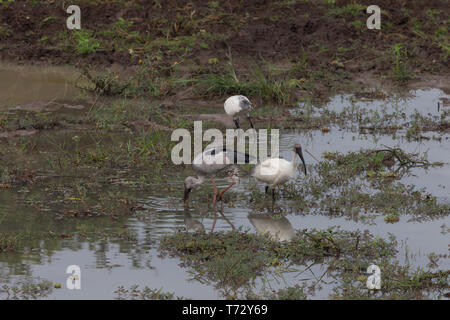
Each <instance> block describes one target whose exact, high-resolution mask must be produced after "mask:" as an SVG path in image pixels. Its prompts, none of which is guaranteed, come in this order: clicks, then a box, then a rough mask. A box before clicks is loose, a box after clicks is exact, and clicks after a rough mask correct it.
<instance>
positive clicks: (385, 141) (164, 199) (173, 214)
mask: <svg viewBox="0 0 450 320" xmlns="http://www.w3.org/2000/svg"><path fill="white" fill-rule="evenodd" d="M19 70H20V69H19ZM30 70H31V69H27V70H26V71H23V72H22V71H21V72H17V69H16V70H15V71H11V70H10V69H8V67H5V66H0V73H1V74H2V76H0V86H2V88H7V90H2V92H0V105H15V104H24V103H30V102H33V101H36V100H39V101H42V100H52V99H60V100H77V99H79V98H80V92H79V91H78V90H77V89H74V87H71V85H70V84H69V83H71V82H72V81H73V80H74V77H75V75H73V77H72V76H70V77H69V78H67V72H66V71H64V72H62V74H61V73H59V71H58V70H57V69H53V68H52V69H51V70H53V71H50V72H49V73H47V74H42V73H40V72H39V71H36V74H34V73H33V72H32V71H30ZM30 72H31V73H30ZM24 73H26V76H24V75H23V74H24ZM7 78H10V79H13V80H12V81H11V80H10V81H6V79H7ZM24 79H25V80H24ZM24 88H25V89H24ZM24 90H25V91H24ZM19 92H21V93H23V92H25V94H18V93H19ZM11 93H12V95H11ZM413 94H414V95H415V97H413V98H407V99H404V98H401V99H400V98H398V99H393V100H392V99H387V100H383V101H381V100H373V101H362V102H361V101H355V100H354V99H353V98H352V97H351V96H349V95H340V96H337V97H335V98H333V99H332V101H331V102H330V103H329V104H328V107H329V108H331V109H332V110H334V111H336V112H340V111H342V110H344V109H345V108H352V110H353V111H355V110H359V109H361V108H365V109H367V110H372V111H375V110H379V111H380V112H381V111H382V110H385V111H386V112H387V113H391V112H396V113H397V114H401V113H406V114H407V115H412V114H414V112H415V111H414V110H415V109H417V110H419V112H420V113H421V114H424V115H431V116H439V112H441V111H438V110H437V101H439V99H440V98H442V97H448V96H445V95H444V94H443V92H442V91H440V90H437V89H432V90H417V91H415V92H413ZM11 96H15V97H16V99H14V100H11ZM402 136H404V131H402V130H400V131H397V133H396V134H395V135H392V134H391V135H386V134H383V135H372V134H361V133H359V132H352V131H351V130H343V129H340V128H338V127H332V128H331V130H330V131H329V132H327V133H324V132H322V131H320V130H312V131H308V132H305V131H299V132H296V131H283V132H282V134H281V140H280V151H281V155H282V156H283V157H285V158H287V159H289V160H290V159H291V157H292V154H291V153H292V152H291V151H290V150H291V148H292V146H293V145H294V144H295V143H298V142H300V143H301V144H302V146H303V148H304V149H306V150H308V151H309V152H311V153H312V154H313V155H315V157H316V158H318V159H321V157H322V155H323V153H324V152H333V151H339V152H342V153H345V152H349V151H358V150H360V149H368V148H382V147H383V146H388V147H397V146H398V147H401V148H402V149H403V150H405V151H406V152H414V153H421V154H422V153H424V152H427V154H428V160H430V161H432V162H434V161H440V162H444V163H445V164H444V166H442V167H434V168H430V169H428V170H424V169H420V168H416V169H412V170H411V171H410V172H409V174H408V175H405V176H403V177H402V179H401V180H400V181H401V182H402V183H404V184H414V185H415V186H416V188H417V189H421V188H425V189H426V191H427V192H429V193H431V194H432V195H435V196H436V197H437V198H438V200H439V201H440V202H443V203H450V194H449V189H450V165H449V162H450V143H449V142H450V135H449V134H441V133H434V132H433V133H430V134H429V136H430V137H432V136H435V137H437V138H438V139H430V140H421V141H408V140H407V139H406V138H404V137H402ZM43 138H45V135H40V134H39V135H38V136H37V137H35V139H36V141H37V143H46V142H45V139H44V141H43ZM68 139H70V138H68ZM305 159H306V162H307V163H308V164H310V165H311V164H314V162H315V160H314V159H313V158H312V157H310V156H309V155H308V154H305ZM191 174H192V172H191V171H185V172H181V173H180V172H179V171H177V172H175V173H174V174H173V175H170V176H169V181H168V182H167V183H164V186H167V185H170V187H171V190H169V191H167V190H165V189H163V186H162V185H161V188H157V187H158V186H156V188H154V189H153V190H157V191H152V192H151V193H145V192H143V191H142V190H137V189H133V188H132V187H129V186H126V185H116V186H113V187H114V188H117V189H120V190H123V191H124V192H127V193H130V194H133V195H134V197H135V198H137V199H138V204H139V205H142V206H143V208H144V209H143V211H142V212H141V213H140V215H139V217H131V218H123V219H118V220H113V219H109V218H82V219H63V220H55V219H54V215H53V214H52V213H51V212H47V211H42V210H39V209H37V208H36V206H34V205H33V201H30V199H36V198H37V200H39V197H41V196H42V192H45V189H44V187H43V186H41V185H37V186H35V187H33V188H30V189H27V188H18V189H9V190H8V189H7V190H0V232H1V231H6V232H16V231H17V232H30V233H47V232H48V231H49V230H52V231H53V232H58V233H71V234H74V235H75V236H74V237H73V238H70V239H59V238H52V239H47V240H40V241H35V242H33V245H32V246H31V248H32V249H31V250H29V251H27V252H24V253H2V254H0V283H7V284H14V283H17V282H18V281H25V282H27V281H31V280H36V279H37V278H41V279H46V280H49V281H52V282H59V283H61V284H63V288H62V289H55V290H53V293H52V294H51V295H50V296H49V298H50V299H55V298H56V299H111V298H114V297H115V294H114V291H115V290H116V289H117V288H118V287H119V286H124V287H126V288H128V287H130V286H131V285H134V284H138V285H140V286H141V287H144V286H148V287H150V288H163V290H164V291H166V292H167V291H168V292H175V295H176V296H185V297H189V298H203V299H215V298H219V299H220V298H223V296H222V295H221V293H220V291H218V290H217V289H215V288H214V287H213V286H212V285H207V284H202V283H199V282H198V281H195V280H194V281H190V280H189V279H191V277H192V275H191V274H189V272H188V271H189V269H186V268H182V267H180V266H179V263H180V261H179V259H177V258H167V257H166V258H161V257H159V256H158V252H157V251H156V247H157V246H158V241H159V239H160V237H161V235H164V234H168V233H173V232H176V231H178V230H183V229H184V228H185V211H184V208H183V206H182V203H181V196H182V188H183V185H182V181H183V179H184V178H185V177H186V176H187V175H191ZM228 183H229V181H228V179H223V178H222V179H217V184H218V187H219V188H223V187H225V186H227V185H228ZM252 183H253V182H252V180H251V179H249V178H241V179H240V182H239V184H238V185H237V186H235V187H234V188H233V191H234V192H235V193H238V194H240V195H243V196H244V197H245V196H248V194H249V189H250V188H251V185H252ZM110 187H111V186H108V187H105V189H104V190H100V191H99V193H102V192H104V193H106V192H107V190H109V188H110ZM259 188H260V191H261V192H262V190H263V186H259ZM209 192H211V186H210V184H209V183H206V184H205V186H203V187H202V188H201V190H199V191H198V192H196V193H195V194H194V195H193V196H192V197H193V199H194V201H195V199H196V197H197V199H198V197H204V196H205V194H206V193H209ZM55 201H56V199H55ZM279 201H280V202H283V201H284V200H282V199H281V200H279ZM190 214H191V215H192V218H193V219H196V220H197V221H199V222H200V223H202V224H203V225H204V227H205V229H206V230H207V232H208V231H209V230H210V229H211V227H212V225H213V215H211V214H205V213H204V212H197V211H196V210H194V209H190ZM223 214H224V215H225V216H226V217H227V218H228V219H229V221H230V222H231V223H232V224H233V225H234V226H235V227H242V228H244V229H250V230H251V232H258V231H257V230H256V228H255V226H254V224H255V222H254V221H253V223H252V221H251V220H252V219H254V215H255V212H253V210H252V209H250V208H248V206H247V202H246V201H242V200H238V201H236V202H235V206H234V207H229V206H228V205H225V206H224V208H223ZM411 218H412V216H401V217H400V221H399V222H397V223H393V224H388V223H386V222H385V221H384V217H383V216H375V217H374V218H373V220H371V221H370V222H369V223H368V222H367V221H365V220H361V219H357V217H356V218H354V219H352V218H351V217H329V216H324V215H287V216H286V217H285V221H284V226H285V227H286V229H290V227H289V225H290V226H291V227H292V228H293V229H296V230H298V229H313V228H316V229H325V228H328V227H331V226H339V227H340V228H341V229H343V230H358V229H359V230H369V231H370V232H371V233H373V234H375V235H378V236H380V237H383V238H386V237H388V236H389V234H394V235H395V236H396V238H397V240H398V242H399V248H398V249H399V253H398V256H397V258H398V259H399V260H400V262H402V263H405V264H406V263H410V264H411V265H413V266H421V267H424V268H426V265H427V264H428V263H429V259H428V257H427V255H428V254H430V253H436V254H447V253H448V244H449V237H448V234H447V233H445V232H444V230H446V228H448V226H449V225H450V217H448V216H447V217H445V218H440V219H434V220H427V221H421V222H417V221H410V219H411ZM266 223H267V221H266ZM125 225H126V226H127V228H128V229H131V230H133V231H134V232H135V233H136V235H137V242H129V241H124V240H111V241H110V240H105V239H102V238H101V237H100V238H98V237H97V238H92V239H91V238H89V237H87V238H86V237H83V236H82V234H83V232H84V231H85V230H100V231H101V232H103V233H104V234H108V233H109V232H113V231H115V230H121V229H123V228H124V226H125ZM271 228H272V229H276V225H273V226H271ZM215 230H231V226H230V225H229V224H228V223H227V222H226V221H224V220H223V219H221V218H219V220H218V222H217V225H216V227H215ZM287 232H288V231H287ZM73 264H75V265H79V266H80V267H81V270H82V274H81V283H82V284H81V286H82V289H81V290H68V289H66V288H65V281H66V279H67V277H68V275H67V274H66V273H65V272H66V268H67V266H69V265H73ZM325 267H326V265H315V266H313V267H311V269H310V270H306V271H305V269H306V268H305V267H302V266H300V267H299V269H300V271H295V272H290V273H285V274H284V280H282V281H280V279H272V281H270V283H271V285H272V286H273V288H274V289H276V288H282V287H284V286H287V285H295V284H299V283H300V282H301V280H300V279H310V280H305V281H308V282H311V281H312V282H314V281H315V280H314V279H315V277H318V275H320V274H321V273H323V272H324V271H325ZM440 268H441V269H450V262H449V260H448V259H447V260H443V261H440ZM303 271H305V272H303ZM313 273H314V274H315V275H313ZM323 281H326V282H330V283H329V284H326V283H322V285H323V288H322V289H321V290H319V291H317V292H316V294H315V295H314V296H312V298H319V299H324V298H327V297H328V294H329V293H330V289H331V288H332V287H333V285H332V281H333V279H328V278H327V277H324V279H323ZM261 286H263V282H262V279H259V280H258V281H257V287H261ZM0 297H1V294H0Z"/></svg>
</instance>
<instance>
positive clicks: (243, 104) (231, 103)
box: [223, 95, 252, 116]
mask: <svg viewBox="0 0 450 320" xmlns="http://www.w3.org/2000/svg"><path fill="white" fill-rule="evenodd" d="M223 106H224V109H225V112H226V113H227V114H228V115H230V116H236V115H240V114H248V112H249V111H250V110H251V109H252V105H251V103H250V100H248V98H247V97H245V96H242V95H237V96H231V97H229V98H228V99H227V100H225V103H224V105H223Z"/></svg>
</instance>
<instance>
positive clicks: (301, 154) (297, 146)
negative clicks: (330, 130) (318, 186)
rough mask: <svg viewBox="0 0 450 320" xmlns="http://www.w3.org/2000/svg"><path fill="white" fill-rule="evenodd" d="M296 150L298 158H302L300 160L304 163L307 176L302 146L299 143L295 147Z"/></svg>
mask: <svg viewBox="0 0 450 320" xmlns="http://www.w3.org/2000/svg"><path fill="white" fill-rule="evenodd" d="M294 150H295V152H296V153H297V154H298V156H299V157H300V160H302V162H303V169H304V172H305V175H306V163H305V159H304V158H303V152H302V146H301V145H300V144H299V143H297V144H296V145H295V146H294Z"/></svg>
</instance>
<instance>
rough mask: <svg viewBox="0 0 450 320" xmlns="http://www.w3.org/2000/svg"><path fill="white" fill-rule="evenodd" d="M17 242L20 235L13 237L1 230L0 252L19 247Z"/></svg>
mask: <svg viewBox="0 0 450 320" xmlns="http://www.w3.org/2000/svg"><path fill="white" fill-rule="evenodd" d="M0 222H1V219H0ZM17 244H18V237H12V236H9V235H7V234H5V233H1V232H0V253H1V252H3V251H14V250H15V249H16V247H17Z"/></svg>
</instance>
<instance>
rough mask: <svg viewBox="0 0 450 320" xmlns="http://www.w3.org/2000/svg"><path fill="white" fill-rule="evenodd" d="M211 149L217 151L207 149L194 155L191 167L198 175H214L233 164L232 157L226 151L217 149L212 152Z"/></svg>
mask: <svg viewBox="0 0 450 320" xmlns="http://www.w3.org/2000/svg"><path fill="white" fill-rule="evenodd" d="M213 150H214V151H217V150H215V149H207V150H205V151H203V152H202V153H199V154H198V155H196V156H195V157H194V161H193V162H192V168H193V169H194V170H195V172H197V173H198V174H199V175H203V176H210V175H214V174H216V173H218V172H219V171H221V170H223V169H225V168H227V167H229V166H230V165H232V164H233V157H231V158H230V156H229V155H228V154H227V152H226V151H217V152H214V154H212V153H213Z"/></svg>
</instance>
